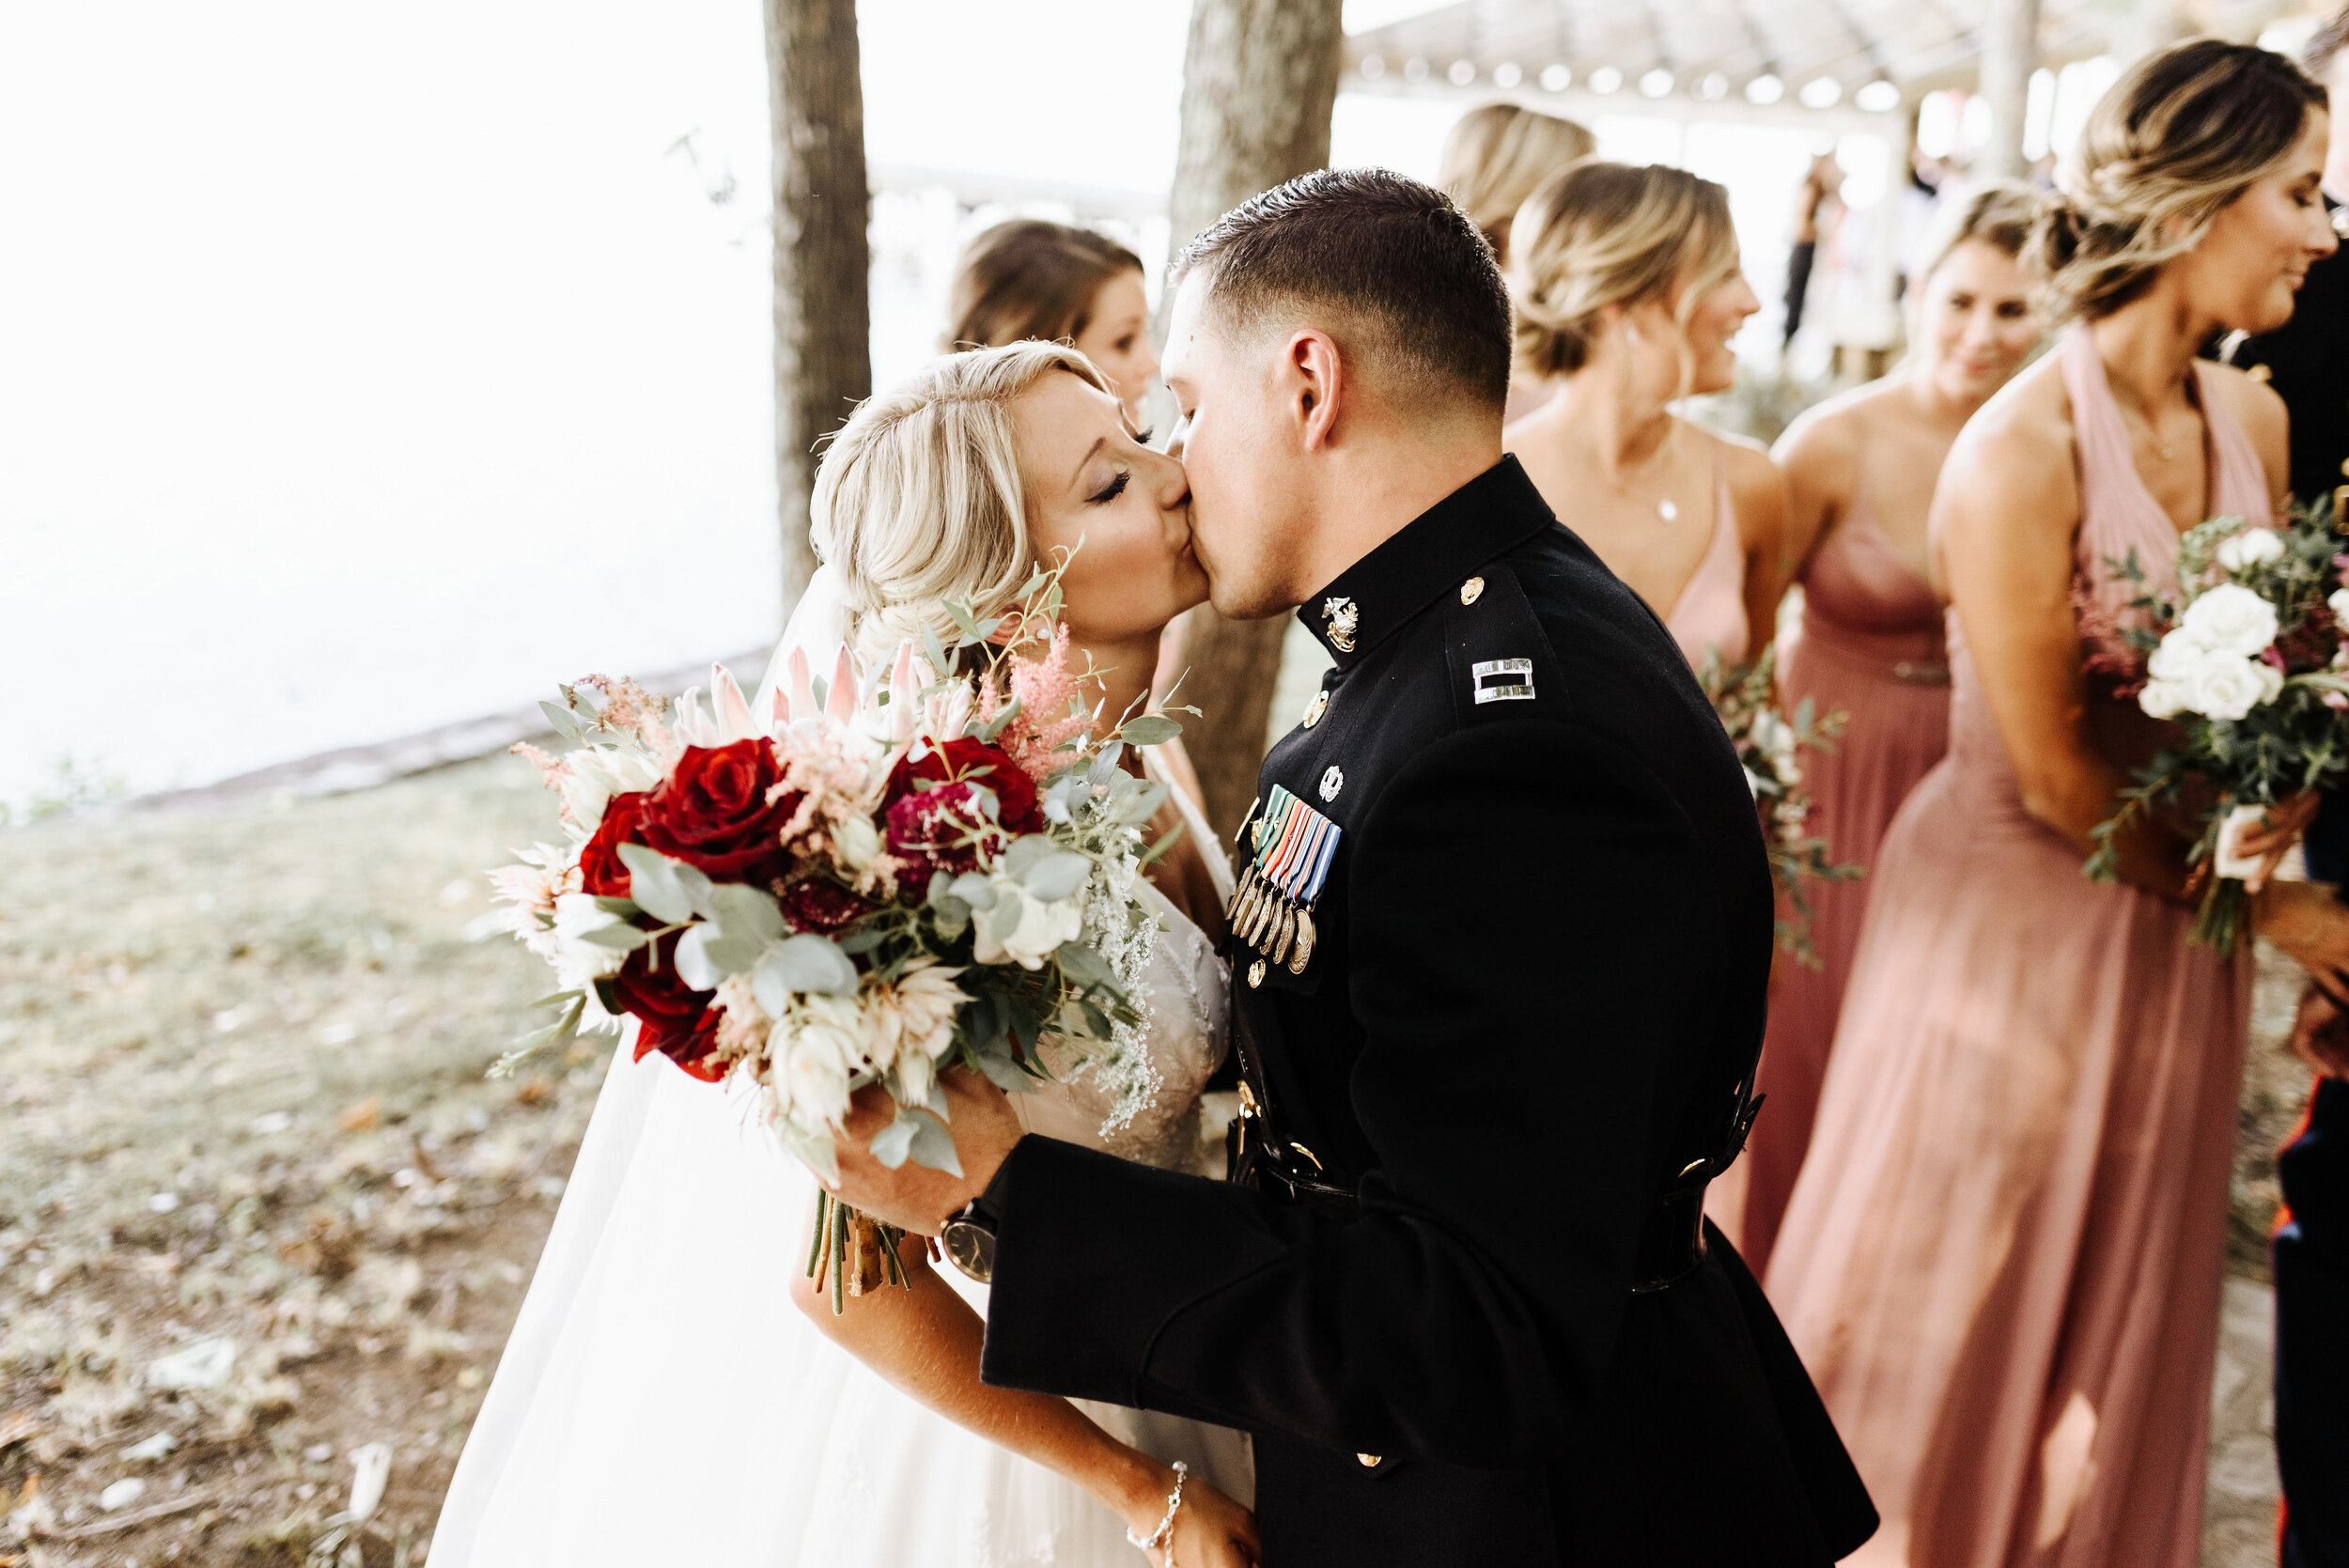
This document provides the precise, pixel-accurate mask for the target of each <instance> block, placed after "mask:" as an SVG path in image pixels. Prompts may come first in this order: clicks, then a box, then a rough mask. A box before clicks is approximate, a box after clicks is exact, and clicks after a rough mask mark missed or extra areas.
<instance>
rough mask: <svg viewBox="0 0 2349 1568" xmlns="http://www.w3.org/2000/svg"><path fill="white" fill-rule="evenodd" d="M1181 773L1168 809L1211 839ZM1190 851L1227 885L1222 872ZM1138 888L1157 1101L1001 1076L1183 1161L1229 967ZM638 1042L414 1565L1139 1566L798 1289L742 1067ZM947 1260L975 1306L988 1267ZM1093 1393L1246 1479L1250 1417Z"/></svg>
mask: <svg viewBox="0 0 2349 1568" xmlns="http://www.w3.org/2000/svg"><path fill="white" fill-rule="evenodd" d="M1153 770H1154V772H1155V771H1157V769H1155V768H1154V769H1153ZM1176 799H1177V800H1178V802H1179V804H1180V806H1181V808H1182V810H1183V815H1184V817H1185V821H1186V826H1187V831H1189V832H1190V833H1191V834H1193V835H1195V841H1196V842H1197V843H1199V844H1201V845H1202V846H1211V845H1213V844H1214V843H1215V836H1214V834H1213V833H1212V831H1209V830H1208V829H1207V827H1206V822H1205V821H1204V819H1203V818H1201V817H1200V815H1199V814H1198V812H1197V810H1196V808H1195V807H1194V806H1192V804H1191V803H1190V801H1189V800H1184V799H1182V796H1181V792H1180V791H1179V790H1177V791H1176ZM1207 859H1208V861H1209V862H1210V865H1211V868H1212V869H1214V871H1215V874H1216V876H1217V879H1218V881H1219V883H1221V884H1222V888H1223V891H1224V892H1226V893H1228V882H1229V878H1228V874H1227V873H1226V872H1224V871H1223V869H1222V868H1221V866H1220V865H1216V864H1215V862H1216V857H1215V856H1214V855H1213V854H1209V855H1208V857H1207ZM1143 896H1144V897H1145V898H1146V899H1148V900H1149V901H1150V904H1151V907H1152V908H1153V909H1154V910H1155V911H1156V912H1157V913H1158V914H1159V917H1160V920H1161V923H1162V924H1164V926H1165V927H1166V933H1165V935H1164V937H1163V938H1162V939H1161V940H1160V943H1159V952H1158V955H1157V956H1156V957H1155V959H1154V960H1153V962H1152V966H1151V969H1150V971H1149V978H1148V992H1149V1002H1150V1010H1151V1020H1152V1021H1151V1040H1150V1045H1151V1051H1152V1059H1153V1062H1154V1063H1155V1065H1156V1067H1157V1069H1158V1072H1159V1079H1160V1085H1161V1086H1160V1089H1159V1094H1158V1096H1157V1099H1156V1101H1155V1103H1154V1104H1153V1105H1152V1106H1151V1107H1150V1108H1149V1109H1147V1110H1144V1111H1143V1113H1142V1114H1141V1115H1139V1116H1137V1117H1136V1118H1135V1120H1134V1122H1133V1123H1132V1124H1131V1125H1130V1126H1128V1127H1126V1128H1124V1129H1123V1130H1121V1131H1120V1132H1119V1133H1118V1134H1117V1135H1116V1136H1114V1137H1112V1138H1108V1139H1104V1138H1103V1137H1102V1136H1101V1132H1100V1126H1101V1120H1102V1111H1103V1110H1104V1109H1105V1103H1104V1100H1105V1097H1104V1096H1103V1095H1101V1094H1099V1093H1098V1092H1097V1091H1095V1090H1093V1089H1091V1088H1090V1087H1089V1086H1087V1085H1086V1084H1083V1083H1081V1082H1080V1083H1076V1084H1068V1083H1052V1084H1049V1085H1047V1086H1045V1087H1044V1088H1042V1089H1040V1090H1039V1091H1038V1092H1037V1093H1035V1094H1027V1095H1020V1096H1017V1097H1016V1098H1015V1100H1014V1102H1013V1103H1014V1104H1015V1105H1016V1106H1017V1107H1018V1108H1019V1111H1020V1119H1021V1122H1022V1124H1023V1125H1024V1126H1027V1128H1028V1129H1029V1130H1030V1131H1032V1132H1039V1133H1043V1134H1045V1135H1047V1136H1050V1137H1053V1138H1063V1139H1067V1140H1069V1141H1073V1142H1081V1143H1088V1144H1091V1145H1093V1146H1095V1147H1097V1148H1106V1149H1108V1150H1109V1151H1110V1152H1111V1153H1112V1154H1117V1155H1121V1156H1124V1157H1127V1158H1130V1159H1138V1160H1143V1161H1145V1162H1147V1163H1149V1164H1152V1165H1158V1166H1162V1167H1167V1168H1171V1169H1177V1170H1201V1169H1204V1168H1205V1167H1206V1165H1207V1164H1208V1162H1209V1155H1208V1149H1207V1145H1206V1141H1205V1140H1204V1138H1203V1136H1202V1128H1201V1116H1200V1094H1201V1091H1202V1090H1203V1088H1204V1087H1205V1085H1206V1080H1207V1077H1208V1075H1209V1074H1210V1073H1211V1072H1213V1071H1214V1069H1215V1068H1216V1066H1217V1065H1218V1064H1219V1063H1221V1060H1222V1057H1223V1049H1224V1043H1225V1032H1224V1028H1225V1008H1226V1004H1227V998H1226V995H1225V991H1224V973H1223V970H1222V966H1221V963H1220V962H1219V960H1218V959H1217V958H1216V956H1215V954H1214V951H1213V949H1212V948H1211V947H1210V946H1209V944H1208V941H1207V939H1206V936H1205V935H1204V934H1203V933H1202V932H1201V931H1200V930H1199V928H1198V927H1197V926H1195V925H1193V924H1191V923H1190V921H1189V920H1187V919H1185V918H1184V917H1183V916H1182V915H1181V914H1180V913H1179V912H1177V911H1176V910H1175V908H1174V906H1173V905H1171V904H1168V903H1167V902H1166V901H1165V900H1164V899H1163V898H1161V897H1160V896H1159V894H1158V893H1156V892H1155V891H1154V890H1148V889H1145V890H1144V893H1143ZM629 1056H630V1051H629V1049H627V1048H623V1049H621V1050H620V1051H618V1052H617V1053H616V1054H615V1056H614V1061H613V1065H612V1069H611V1074H610V1076H609V1078H608V1079H606V1080H605V1085H604V1089H603V1093H602V1095H601V1097H600V1098H599V1100H598V1101H597V1103H596V1110H595V1114H594V1117H593V1119H592V1120H591V1121H590V1122H589V1124H588V1127H587V1135H586V1139H585V1141H584V1142H583V1143H582V1145H581V1147H580V1153H579V1160H578V1163H577V1165H576V1166H575V1167H574V1169H573V1171H572V1174H571V1178H570V1184H569V1186H568V1188H567V1189H566V1191H565V1193H564V1198H563V1204H562V1207H561V1209H560V1210H559V1211H558V1212H557V1214H556V1216H555V1220H554V1227H553V1230H552V1233H551V1234H550V1235H549V1236H548V1239H547V1245H546V1250H544V1252H543V1253H541V1255H540V1257H539V1261H538V1269H537V1275H536V1277H535V1278H534V1279H533V1280H532V1281H531V1286H530V1293H529V1295H528V1296H527V1297H526V1298H525V1299H524V1301H523V1303H522V1310H521V1317H520V1319H519V1320H518V1321H517V1323H516V1324H515V1327H514V1332H513V1336H512V1338H511V1339H510V1340H509V1341H508V1342H507V1344H506V1353H505V1356H504V1358H503V1359H502V1360H501V1361H500V1362H499V1365H498V1370H497V1376H496V1379H495V1381H494V1382H492V1384H491V1385H490V1392H489V1396H488V1398H487V1399H486V1400H485V1401H484V1402H483V1405H482V1408H481V1414H480V1416H479V1418H478V1419H477V1420H476V1421H474V1427H473V1432H472V1435H471V1436H470V1438H469V1439H468V1441H467V1443H466V1445H465V1451H464V1453H463V1456H462V1457H461V1458H460V1459H459V1462H458V1466H457V1474H456V1478H455V1479H454V1481H453V1482H452V1483H450V1486H449V1491H448V1497H447V1499H446V1501H445V1502H444V1504H443V1508H442V1511H441V1518H440V1523H439V1526H438V1528H437V1529H436V1530H435V1533H434V1539H433V1541H432V1546H431V1558H430V1563H431V1568H556V1565H560V1568H578V1565H579V1564H583V1563H591V1562H599V1561H606V1560H628V1561H654V1562H664V1563H669V1562H674V1563H691V1564H692V1565H694V1568H792V1565H795V1564H805V1565H806V1568H914V1565H920V1568H1011V1565H1015V1564H1032V1563H1033V1564H1044V1563H1050V1564H1055V1565H1058V1568H1093V1565H1096V1564H1101V1565H1115V1568H1141V1565H1142V1564H1143V1562H1144V1561H1145V1559H1144V1558H1143V1554H1142V1553H1140V1552H1138V1551H1136V1550H1135V1549H1134V1548H1133V1547H1132V1546H1130V1545H1128V1544H1127V1541H1126V1535H1125V1526H1124V1524H1123V1523H1122V1522H1121V1521H1120V1520H1119V1519H1118V1518H1117V1517H1116V1516H1115V1515H1114V1514H1112V1513H1111V1512H1110V1511H1109V1510H1107V1509H1105V1508H1103V1507H1101V1506H1100V1505H1099V1504H1098V1503H1097V1502H1095V1501H1094V1500H1093V1499H1092V1498H1091V1497H1089V1496H1088V1495H1087V1494H1085V1493H1083V1492H1081V1491H1080V1490H1079V1489H1078V1488H1077V1487H1076V1486H1075V1485H1073V1484H1072V1483H1069V1482H1067V1481H1065V1480H1063V1479H1062V1478H1061V1477H1060V1476H1058V1475H1056V1474H1054V1473H1053V1472H1051V1471H1050V1470H1047V1469H1045V1468H1043V1467H1041V1466H1038V1465H1035V1464H1033V1463H1031V1462H1030V1461H1028V1460H1026V1459H1023V1458H1020V1457H1019V1456H1017V1455H1015V1454H1013V1453H1011V1452H1007V1451H1005V1450H1003V1449H1000V1448H997V1447H996V1446H994V1445H993V1444H992V1443H989V1442H988V1441H986V1440H985V1439H983V1438H981V1437H978V1436H973V1435H972V1434H971V1433H969V1432H967V1431H965V1430H963V1429H962V1428H961V1427H959V1426H957V1425H955V1424H954V1423H952V1422H951V1421H947V1420H945V1419H944V1418H943V1417H941V1416H937V1415H934V1414H932V1413H931V1412H930V1411H929V1410H927V1409H926V1408H925V1407H924V1406H922V1405H919V1404H917V1403H915V1402H914V1401H913V1400H912V1399H911V1398H910V1397H908V1396H907V1395H905V1394H902V1393H900V1392H898V1391H897V1390H896V1389H894V1388H892V1387H890V1386H889V1385H888V1384H887V1383H885V1382H883V1381H882V1380H881V1379H880V1378H879V1376H878V1375H876V1374H873V1373H872V1372H869V1371H867V1370H866V1369H865V1368H864V1367H863V1364H861V1363H860V1362H858V1361H856V1360H855V1359H853V1358H851V1357H849V1356H848V1353H847V1352H846V1351H843V1350H841V1349H840V1348H839V1347H837V1346H836V1345H834V1344H832V1342H830V1341H829V1340H827V1339H825V1338H824V1337H823V1336H822V1334H821V1333H820V1332H818V1331H817V1328H816V1327H815V1326H814V1325H812V1324H810V1323H809V1322H808V1321H807V1320H806V1319H805V1318H803V1317H802V1316H801V1313H800V1312H799V1310H798V1309H797V1308H796V1307H795V1306H794V1305H793V1304H792V1301H791V1296H790V1290H791V1282H792V1278H793V1276H794V1274H795V1272H796V1271H798V1270H800V1269H801V1268H802V1267H803V1266H804V1265H805V1262H806V1257H805V1252H804V1250H803V1247H802V1244H801V1235H802V1234H803V1228H804V1226H805V1223H806V1219H807V1213H808V1208H809V1205H810V1203H812V1202H813V1193H814V1191H815V1187H814V1183H813V1179H812V1178H811V1177H809V1176H808V1174H807V1173H806V1172H805V1171H804V1170H803V1169H802V1168H801V1166H800V1165H799V1164H798V1163H797V1162H796V1161H794V1160H792V1159H790V1158H789V1157H786V1156H785V1155H784V1154H783V1153H782V1152H781V1150H780V1148H779V1147H778V1146H777V1144H776V1142H775V1141H774V1138H773V1136H772V1135H771V1134H770V1132H769V1131H768V1130H767V1129H766V1128H765V1127H764V1126H761V1125H760V1123H759V1121H758V1119H757V1116H756V1113H755V1110H754V1100H753V1098H752V1096H751V1094H748V1093H746V1092H742V1091H739V1090H731V1089H729V1090H726V1091H721V1090H719V1089H716V1088H713V1087H712V1086H710V1085H708V1084H706V1083H700V1082H696V1081H694V1080H692V1079H689V1078H687V1077H686V1076H685V1075H684V1074H683V1073H682V1072H680V1071H679V1070H678V1069H677V1067H675V1066H674V1065H672V1064H671V1063H669V1062H668V1061H667V1059H665V1058H663V1057H661V1056H659V1055H657V1054H656V1055H653V1056H650V1057H647V1058H646V1060H644V1061H642V1062H630V1060H629ZM939 1266H940V1271H941V1274H942V1275H943V1277H944V1278H946V1279H947V1280H948V1281H951V1282H953V1283H954V1284H955V1285H956V1286H957V1288H958V1289H961V1290H962V1291H963V1294H964V1295H965V1296H967V1297H969V1298H970V1299H971V1300H972V1305H973V1306H975V1307H977V1308H978V1310H979V1311H980V1312H985V1311H986V1291H985V1288H984V1287H981V1286H977V1285H973V1284H972V1283H971V1281H968V1280H965V1279H964V1278H963V1277H962V1276H961V1275H960V1274H959V1273H957V1271H956V1270H955V1269H954V1268H953V1266H952V1265H939ZM848 1310H849V1311H850V1312H854V1311H855V1310H856V1303H855V1302H854V1301H853V1300H852V1301H850V1302H849V1303H848ZM1069 1331H1070V1332H1071V1333H1081V1332H1082V1331H1083V1325H1082V1324H1081V1323H1079V1322H1074V1321H1072V1322H1071V1323H1070V1325H1069ZM1084 1408H1085V1409H1086V1411H1087V1413H1088V1414H1090V1415H1091V1416H1092V1417H1093V1418H1094V1419H1095V1420H1096V1421H1099V1422H1100V1423H1101V1424H1102V1425H1103V1426H1105V1427H1107V1428H1108V1429H1109V1430H1110V1431H1111V1432H1112V1433H1114V1434H1115V1435H1117V1436H1120V1437H1123V1438H1125V1439H1126V1440H1127V1441H1128V1442H1131V1443H1132V1444H1134V1445H1135V1446H1136V1447H1138V1448H1140V1449H1143V1451H1145V1452H1149V1453H1151V1454H1153V1455H1155V1456H1157V1457H1158V1458H1159V1459H1161V1460H1164V1461H1167V1462H1170V1463H1171V1462H1172V1461H1174V1460H1175V1459H1184V1460H1188V1461H1189V1462H1190V1465H1191V1467H1192V1468H1193V1470H1194V1471H1195V1472H1197V1473H1199V1474H1201V1475H1203V1476H1205V1477H1206V1478H1207V1479H1208V1480H1211V1481H1213V1482H1214V1483H1216V1484H1217V1485H1218V1486H1220V1487H1221V1488H1222V1489H1223V1490H1225V1491H1226V1492H1229V1493H1230V1494H1231V1495H1232V1496H1234V1497H1235V1498H1238V1499H1239V1500H1240V1501H1241V1502H1242V1503H1249V1502H1252V1498H1253V1494H1254V1483H1253V1474H1252V1463H1251V1459H1250V1455H1249V1451H1248V1440H1247V1438H1246V1437H1245V1436H1243V1435H1241V1434H1239V1433H1236V1432H1231V1431H1227V1430H1225V1429H1223V1428H1221V1427H1211V1426H1205V1425H1201V1424H1200V1423H1197V1422H1193V1421H1183V1420H1180V1419H1178V1418H1175V1417H1170V1416H1164V1415H1159V1414H1155V1413H1146V1412H1140V1411H1131V1410H1123V1409H1118V1408H1116V1407H1113V1406H1102V1405H1085V1406H1084Z"/></svg>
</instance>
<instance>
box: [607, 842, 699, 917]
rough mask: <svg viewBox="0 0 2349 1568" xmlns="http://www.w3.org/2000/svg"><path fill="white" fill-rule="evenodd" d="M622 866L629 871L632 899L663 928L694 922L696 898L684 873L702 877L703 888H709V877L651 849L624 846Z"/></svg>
mask: <svg viewBox="0 0 2349 1568" xmlns="http://www.w3.org/2000/svg"><path fill="white" fill-rule="evenodd" d="M620 863H621V864H622V865H625V866H627V867H628V871H629V878H628V886H629V896H630V897H631V898H633V899H635V900H636V902H637V903H639V904H641V905H643V906H644V908H645V912H646V913H647V914H649V915H651V916H652V918H653V919H655V920H657V921H659V922H661V924H663V925H678V924H683V923H684V922H686V921H688V920H691V919H692V918H693V894H692V891H691V890H690V889H689V887H688V885H687V883H686V881H685V879H684V877H682V876H680V875H679V874H680V873H685V872H691V873H692V875H693V876H694V877H700V879H701V883H702V886H703V887H705V888H707V887H708V885H709V878H708V877H703V876H702V874H701V873H700V872H698V871H694V870H693V868H692V866H689V865H687V864H685V863H684V862H682V861H673V860H671V859H669V857H668V856H666V855H664V854H662V853H661V851H660V850H658V849H655V848H653V847H652V846H649V845H644V844H623V845H621V846H620Z"/></svg>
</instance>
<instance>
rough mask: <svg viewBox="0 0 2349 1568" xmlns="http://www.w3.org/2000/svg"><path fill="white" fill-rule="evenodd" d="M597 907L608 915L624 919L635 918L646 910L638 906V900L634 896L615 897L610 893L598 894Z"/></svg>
mask: <svg viewBox="0 0 2349 1568" xmlns="http://www.w3.org/2000/svg"><path fill="white" fill-rule="evenodd" d="M596 908H599V909H601V910H602V911H603V912H604V913H605V914H607V915H617V916H619V917H620V918H621V919H622V920H634V919H635V918H636V917H637V916H638V915H639V914H642V913H643V912H644V911H643V910H642V909H640V908H638V907H637V904H636V900H634V899H633V898H614V897H613V896H612V895H611V894H609V893H598V894H596Z"/></svg>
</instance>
